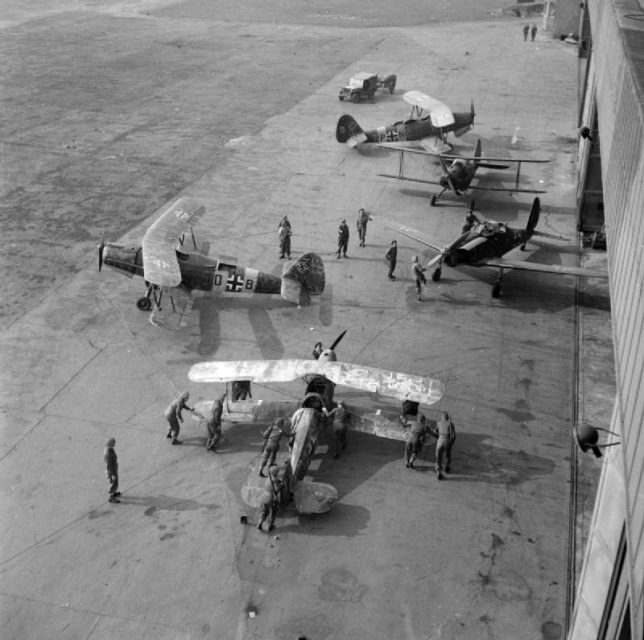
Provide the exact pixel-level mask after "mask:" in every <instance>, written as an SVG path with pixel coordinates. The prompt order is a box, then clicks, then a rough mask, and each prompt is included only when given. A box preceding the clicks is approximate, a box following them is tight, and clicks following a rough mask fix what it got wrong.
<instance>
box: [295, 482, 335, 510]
mask: <svg viewBox="0 0 644 640" xmlns="http://www.w3.org/2000/svg"><path fill="white" fill-rule="evenodd" d="M337 501H338V490H337V489H336V488H335V487H334V486H333V485H331V484H327V483H326V482H309V481H308V480H304V481H300V482H298V483H297V484H296V485H295V489H294V491H293V502H294V503H295V508H296V509H297V511H298V512H299V513H326V512H327V511H329V510H330V509H331V507H333V505H334V504H335V503H336V502H337Z"/></svg>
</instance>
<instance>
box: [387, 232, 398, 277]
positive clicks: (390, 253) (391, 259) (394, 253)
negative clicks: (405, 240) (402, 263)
mask: <svg viewBox="0 0 644 640" xmlns="http://www.w3.org/2000/svg"><path fill="white" fill-rule="evenodd" d="M385 258H386V260H387V262H388V263H389V273H388V275H387V277H388V278H389V279H390V280H395V279H396V276H395V275H394V270H395V269H396V261H397V259H398V243H397V242H396V241H395V240H392V241H391V246H390V247H389V249H387V253H386V254H385Z"/></svg>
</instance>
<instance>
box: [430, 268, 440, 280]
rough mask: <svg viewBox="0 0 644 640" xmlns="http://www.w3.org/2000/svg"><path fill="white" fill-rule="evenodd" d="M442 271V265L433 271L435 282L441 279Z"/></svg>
mask: <svg viewBox="0 0 644 640" xmlns="http://www.w3.org/2000/svg"><path fill="white" fill-rule="evenodd" d="M442 273H443V270H442V269H441V268H440V267H436V269H434V272H433V273H432V280H433V281H434V282H438V281H439V280H440V279H441V275H442Z"/></svg>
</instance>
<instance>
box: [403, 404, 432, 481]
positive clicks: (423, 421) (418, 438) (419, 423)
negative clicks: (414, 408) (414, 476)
mask: <svg viewBox="0 0 644 640" xmlns="http://www.w3.org/2000/svg"><path fill="white" fill-rule="evenodd" d="M428 431H429V429H428V425H427V418H425V416H424V415H423V414H422V413H421V414H420V415H417V416H416V419H415V420H414V421H413V422H412V423H411V431H410V432H409V435H408V437H407V444H406V445H405V466H407V467H408V468H410V469H413V468H414V461H415V460H416V458H417V457H418V454H419V453H420V450H421V449H422V447H423V444H425V437H426V436H427V433H428Z"/></svg>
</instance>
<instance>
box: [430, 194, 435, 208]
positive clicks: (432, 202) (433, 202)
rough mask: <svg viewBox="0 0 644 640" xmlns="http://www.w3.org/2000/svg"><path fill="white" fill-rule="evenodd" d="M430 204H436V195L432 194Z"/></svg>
mask: <svg viewBox="0 0 644 640" xmlns="http://www.w3.org/2000/svg"><path fill="white" fill-rule="evenodd" d="M430 204H431V205H432V207H435V206H436V196H432V200H431V203H430Z"/></svg>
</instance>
